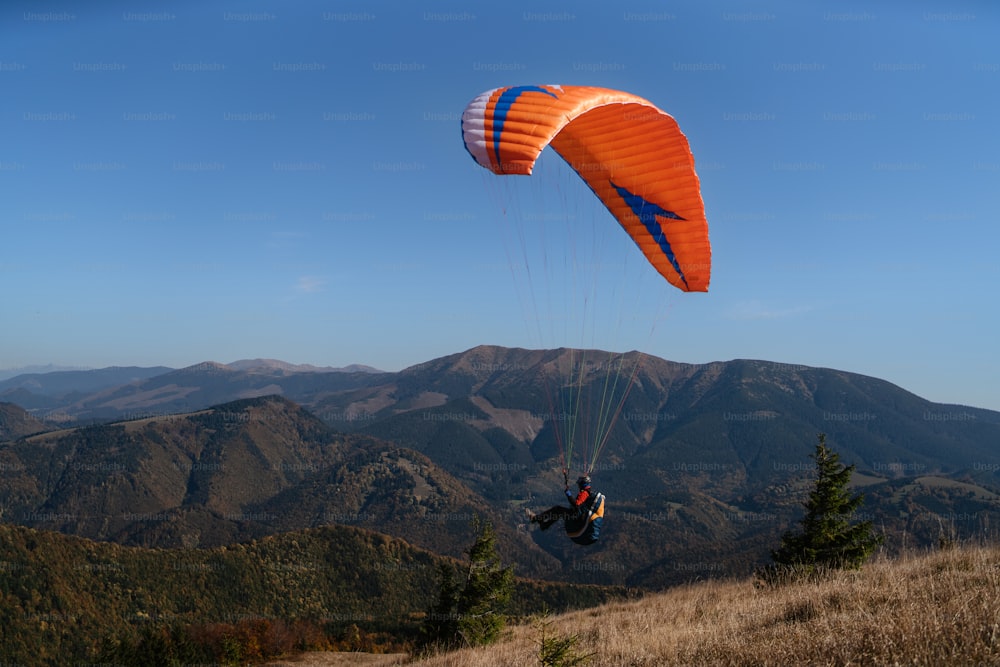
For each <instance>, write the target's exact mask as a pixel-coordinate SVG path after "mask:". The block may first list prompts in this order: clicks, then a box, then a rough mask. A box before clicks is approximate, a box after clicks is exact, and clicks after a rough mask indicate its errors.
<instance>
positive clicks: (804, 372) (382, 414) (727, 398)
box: [0, 346, 1000, 586]
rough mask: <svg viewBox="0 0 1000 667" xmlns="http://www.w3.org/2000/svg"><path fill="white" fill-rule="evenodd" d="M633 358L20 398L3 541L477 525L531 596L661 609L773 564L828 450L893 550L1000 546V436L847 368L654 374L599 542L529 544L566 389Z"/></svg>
mask: <svg viewBox="0 0 1000 667" xmlns="http://www.w3.org/2000/svg"><path fill="white" fill-rule="evenodd" d="M581 354H585V356H584V357H581ZM588 355H589V356H588ZM635 355H636V353H629V354H627V355H623V356H619V355H608V353H600V352H596V351H590V352H589V353H581V351H572V350H523V349H509V348H501V347H491V346H482V347H477V348H473V349H471V350H467V351H465V352H462V353H458V354H454V355H449V356H447V357H442V358H440V359H435V360H431V361H428V362H426V363H424V364H419V365H417V366H414V367H411V368H408V369H405V370H403V371H400V372H397V373H386V372H376V371H372V370H367V369H366V370H350V371H324V372H315V371H307V372H303V371H302V370H294V369H289V368H288V367H286V366H285V365H282V364H274V363H263V364H252V365H250V367H249V368H248V367H243V368H233V367H232V366H231V365H230V366H224V365H221V364H214V363H206V364H199V365H196V366H192V367H189V368H185V369H179V370H166V371H162V372H158V373H155V374H151V375H149V376H147V377H139V378H138V379H132V380H129V381H128V382H127V383H125V384H121V385H114V386H102V387H99V388H94V385H95V384H98V383H97V382H96V381H95V380H94V378H86V377H85V376H76V375H72V376H62V377H61V378H58V382H56V381H55V380H56V379H54V378H47V379H44V380H38V381H37V384H36V386H35V387H34V391H32V390H31V389H28V388H27V387H26V386H25V385H24V383H21V384H18V383H12V384H8V385H6V386H4V387H0V391H2V392H3V394H2V395H0V400H4V401H8V402H9V403H18V401H17V400H14V399H16V398H20V399H21V400H23V401H25V403H18V405H21V408H17V407H15V406H13V405H8V406H6V407H5V408H4V409H3V410H0V427H3V428H5V429H6V430H5V431H4V432H3V434H2V438H3V439H6V440H8V442H7V443H6V444H2V445H0V467H2V470H3V475H4V479H5V484H4V485H3V497H2V498H0V507H2V508H3V510H4V514H3V518H2V520H3V521H4V522H10V523H20V524H24V525H29V526H34V527H36V528H44V529H48V530H59V531H61V532H66V533H73V534H77V535H81V536H85V537H89V538H92V539H100V540H112V541H117V542H121V543H123V544H136V545H145V546H159V547H167V546H171V547H172V546H217V545H222V544H226V543H229V542H232V541H240V540H246V539H253V538H257V537H261V536H264V535H270V534H278V533H283V532H286V531H291V530H300V529H304V528H314V527H318V526H323V525H329V524H343V525H351V526H356V527H362V528H368V529H371V530H375V531H379V532H384V533H387V534H389V535H393V536H396V537H401V538H403V539H406V540H407V541H408V542H410V543H412V544H414V545H417V546H422V547H424V548H428V549H431V550H434V551H437V552H438V553H444V554H449V555H456V556H458V555H461V552H462V549H463V548H464V547H465V546H467V543H466V542H467V539H468V529H469V521H470V519H471V517H472V516H473V515H481V516H486V517H490V518H491V519H492V520H493V521H494V522H495V523H496V524H497V526H498V532H499V534H500V537H501V542H502V543H503V545H504V554H505V556H506V557H509V558H510V559H511V560H512V561H513V562H516V563H517V565H518V571H519V573H521V574H525V575H530V576H537V577H541V578H547V579H553V580H563V581H577V582H596V583H608V584H630V585H639V586H660V585H664V584H667V583H671V582H676V581H682V580H687V579H691V578H697V577H702V576H706V575H711V576H716V575H720V576H721V575H729V574H743V573H746V572H748V571H750V570H751V569H752V568H753V567H754V565H756V564H758V563H759V562H761V561H762V560H765V559H766V558H767V553H768V549H769V548H770V547H772V546H774V544H775V543H776V540H777V539H778V537H779V536H780V533H781V532H782V531H783V530H785V529H786V528H788V527H789V526H790V525H791V524H792V523H793V522H794V521H795V520H796V519H797V518H798V517H799V516H801V502H802V500H803V499H804V494H805V493H806V491H807V489H808V486H809V480H810V471H811V461H810V459H809V455H810V454H811V453H812V450H813V447H814V445H815V442H816V434H817V433H819V432H824V433H826V434H827V441H828V443H829V444H831V445H832V446H833V447H834V448H835V449H836V450H837V451H838V452H839V453H840V454H841V456H842V459H843V460H844V462H845V463H854V464H857V466H858V474H856V475H855V481H856V483H857V484H858V485H863V486H864V488H865V492H866V495H867V497H868V502H867V503H866V505H865V508H864V512H865V514H866V518H873V519H877V523H879V525H880V526H881V527H882V528H884V530H885V531H886V532H887V533H889V534H890V536H892V537H893V538H899V539H893V540H890V543H889V544H890V547H889V548H893V546H892V545H893V544H897V545H898V544H899V543H901V541H902V540H904V537H903V536H904V535H905V536H906V537H905V539H906V540H909V541H910V543H911V544H912V543H915V542H916V543H921V542H922V543H928V544H931V543H934V542H935V541H936V540H937V539H938V538H940V537H941V536H942V535H943V534H946V535H947V536H973V535H982V534H984V533H985V532H989V531H991V530H995V528H991V526H996V525H997V522H996V519H997V518H1000V516H997V515H996V512H997V510H998V508H1000V496H998V495H997V491H1000V476H998V471H1000V450H998V447H1000V413H997V412H993V411H989V410H981V409H977V408H967V407H962V406H951V405H942V404H936V403H932V402H930V401H926V400H924V399H921V398H920V397H918V396H915V395H913V394H911V393H909V392H906V391H905V390H903V389H901V388H899V387H896V386H895V385H892V384H890V383H888V382H885V381H882V380H878V379H876V378H871V377H866V376H861V375H856V374H852V373H845V372H841V371H836V370H831V369H820V368H811V367H804V366H792V365H788V364H779V363H772V362H764V361H750V360H736V361H731V362H718V363H712V364H702V365H697V364H679V363H674V362H669V361H666V360H663V359H657V358H653V357H648V356H645V357H643V358H642V360H641V364H640V365H639V366H638V371H637V373H636V375H635V381H634V385H633V386H632V389H631V391H630V392H629V394H628V397H627V400H626V401H625V402H624V404H623V405H622V408H621V415H620V417H619V419H618V420H617V423H616V426H615V428H614V429H613V431H612V432H611V434H610V437H609V439H608V444H607V447H606V449H605V452H604V454H603V455H602V457H601V459H600V460H599V464H598V467H597V468H596V469H595V480H597V482H598V483H599V485H600V488H601V490H602V491H603V492H604V493H605V494H606V495H607V496H608V498H609V515H608V529H607V531H606V533H605V535H604V536H603V537H602V541H601V542H599V543H598V544H597V545H595V546H594V547H593V548H589V549H581V548H579V547H576V546H575V545H573V544H572V543H570V542H569V541H568V540H566V539H565V536H563V535H560V534H559V533H558V531H556V530H553V531H550V532H549V533H538V532H528V531H527V530H526V527H525V525H524V508H525V507H533V508H538V507H544V506H548V505H551V504H553V503H556V502H559V501H560V500H561V494H562V476H561V473H560V472H559V467H560V466H559V462H558V458H557V447H556V439H555V436H554V433H553V420H552V419H551V418H550V417H551V414H552V409H551V405H550V403H549V402H548V400H547V399H546V396H545V395H546V388H547V387H551V380H552V378H554V377H557V376H558V374H559V371H560V369H563V368H565V367H566V366H567V365H568V364H572V363H579V361H580V359H581V358H589V359H590V360H591V362H590V363H591V366H586V365H585V366H586V367H587V368H588V369H589V368H591V367H593V368H596V367H597V366H598V365H599V363H604V362H599V360H604V361H607V360H609V359H610V360H612V361H614V362H625V363H632V361H633V360H634V357H635ZM574 360H575V361H574ZM123 372H124V373H126V374H131V376H135V375H136V373H137V371H135V370H133V369H124V370H123ZM69 380H73V381H76V382H77V385H75V386H73V385H72V383H70V382H68V381H69ZM598 380H599V378H598V377H597V375H596V374H593V375H587V376H586V378H585V383H595V382H598ZM84 382H90V383H91V384H90V385H88V387H84V384H83V383H84ZM102 382H104V380H102ZM43 392H49V393H43ZM32 403H33V404H34V405H35V406H36V407H32V406H31V404H32ZM28 410H30V413H29V412H28ZM41 418H45V419H52V418H55V419H56V420H57V422H56V423H52V422H43V421H41ZM102 422H104V423H102ZM108 422H116V423H108ZM80 425H83V426H82V427H81V426H80ZM991 518H993V519H994V520H993V521H992V522H991V521H990V519H991Z"/></svg>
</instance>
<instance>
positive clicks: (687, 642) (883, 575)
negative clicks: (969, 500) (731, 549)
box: [407, 546, 1000, 667]
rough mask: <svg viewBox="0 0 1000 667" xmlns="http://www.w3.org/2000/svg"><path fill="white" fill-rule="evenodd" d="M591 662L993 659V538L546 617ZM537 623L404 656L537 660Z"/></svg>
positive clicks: (996, 645) (471, 662)
mask: <svg viewBox="0 0 1000 667" xmlns="http://www.w3.org/2000/svg"><path fill="white" fill-rule="evenodd" d="M552 620H553V623H552V624H551V626H550V628H549V632H550V635H551V634H554V635H556V636H570V635H578V636H579V637H580V640H579V643H578V649H579V651H580V652H582V653H591V652H593V653H594V654H595V655H594V657H593V658H592V659H591V660H590V661H589V662H588V663H587V664H588V665H591V666H593V667H611V666H614V667H619V666H625V665H628V666H644V665H649V666H652V665H1000V548H996V547H971V546H970V547H963V548H960V549H954V550H949V551H941V552H936V553H932V554H926V555H914V556H907V557H904V558H901V559H898V560H878V561H874V562H872V563H870V564H869V565H867V566H865V568H864V569H862V570H860V571H853V572H836V573H831V574H830V575H828V576H827V577H826V578H825V579H823V580H821V581H813V582H801V583H795V584H788V585H785V586H781V587H777V588H769V587H757V586H755V585H754V582H753V581H708V582H701V583H695V584H691V585H687V586H682V587H679V588H675V589H671V590H670V591H667V592H664V593H660V594H655V595H650V596H647V597H646V598H645V599H642V600H638V601H633V602H621V603H611V604H608V605H605V606H603V607H598V608H594V609H588V610H584V611H577V612H573V613H568V614H565V615H562V616H558V617H554V618H553V619H552ZM540 636H541V635H540V631H539V628H538V625H537V624H534V625H532V624H525V625H519V626H516V627H512V628H510V629H509V630H508V631H507V635H506V637H505V638H504V639H503V640H502V641H501V642H500V643H498V644H495V645H493V646H489V647H486V648H480V649H468V650H461V651H454V652H451V653H446V654H441V655H437V656H433V657H430V658H426V659H424V660H419V661H414V662H411V663H407V664H410V665H419V666H421V667H479V666H482V667H496V666H497V665H537V664H539V663H538V648H539V646H538V642H539V639H540Z"/></svg>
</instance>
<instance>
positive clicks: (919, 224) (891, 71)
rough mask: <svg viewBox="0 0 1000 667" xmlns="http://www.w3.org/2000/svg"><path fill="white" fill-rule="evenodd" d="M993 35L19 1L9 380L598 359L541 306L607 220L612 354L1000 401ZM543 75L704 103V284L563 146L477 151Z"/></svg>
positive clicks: (905, 13) (974, 24)
mask: <svg viewBox="0 0 1000 667" xmlns="http://www.w3.org/2000/svg"><path fill="white" fill-rule="evenodd" d="M998 35H1000V4H997V3H994V2H985V1H984V2H948V3H945V2H939V3H930V2H919V1H912V0H911V1H905V2H903V1H900V2H850V1H846V2H822V3H821V2H810V1H801V0H794V1H793V0H789V1H787V2H766V1H762V2H746V1H744V0H740V1H739V2H707V1H706V2H640V1H636V0H625V1H623V2H614V3H611V2H600V3H598V2H568V1H562V0H551V1H546V2H532V1H526V2H519V1H516V0H514V1H508V2H502V3H489V4H478V3H468V2H467V3H458V2H420V1H419V0H417V1H414V2H402V1H400V2H395V3H386V2H362V1H351V0H343V1H335V0H317V1H309V0H306V1H302V2H254V1H245V0H241V1H239V2H235V1H233V2H229V1H223V2H212V1H197V2H195V1H185V0H171V1H162V2H156V1H151V2H98V1H95V2H87V3H80V2H65V3H58V2H45V1H44V0H39V1H32V2H5V3H4V4H3V7H2V9H0V225H2V230H3V234H2V237H0V290H2V292H0V293H2V295H3V302H2V311H0V312H2V321H0V368H10V367H22V366H26V365H29V364H46V363H57V364H66V365H73V366H86V367H102V366H108V365H143V366H152V365H167V366H174V367H181V366H186V365H190V364H194V363H197V362H200V361H205V360H214V361H220V362H230V361H234V360H237V359H241V358H253V357H269V358H278V359H283V360H285V361H289V362H293V363H311V364H317V365H332V366H340V365H346V364H349V363H364V364H369V365H372V366H376V367H379V368H382V369H386V370H398V369H401V368H404V367H406V366H409V365H412V364H416V363H420V362H423V361H427V360H429V359H432V358H436V357H439V356H442V355H445V354H450V353H453V352H459V351H462V350H465V349H467V348H469V347H472V346H475V345H478V344H483V343H488V344H498V345H507V346H524V347H555V346H559V345H564V344H566V345H576V344H577V343H578V342H580V341H579V340H578V338H579V336H577V337H576V338H574V337H573V336H569V335H564V334H563V333H561V332H562V331H563V330H562V329H558V328H555V327H548V328H546V329H545V332H544V333H542V327H540V326H534V323H533V322H531V320H534V319H537V320H545V319H547V318H548V319H555V316H550V313H551V312H552V308H551V307H550V306H547V305H545V304H550V303H551V301H550V300H552V299H556V300H558V299H561V298H564V299H566V300H569V301H572V300H573V299H574V298H575V294H569V295H565V296H564V297H561V296H560V295H559V294H558V293H555V294H554V291H555V290H556V289H557V286H560V285H562V284H565V283H567V282H569V283H572V282H573V281H574V280H576V279H577V276H578V274H577V273H576V272H574V271H569V272H568V273H567V276H568V280H565V281H564V280H562V276H561V269H560V268H559V267H561V266H564V265H565V264H566V260H565V256H564V259H563V260H557V259H556V258H557V257H558V255H557V254H556V253H557V252H558V250H557V249H558V248H563V247H567V245H566V243H564V241H565V239H566V237H567V236H568V235H571V234H574V235H575V233H576V232H575V227H574V225H577V223H581V224H580V225H579V226H580V227H590V226H591V223H597V226H600V227H601V230H602V232H601V233H603V232H604V231H607V230H611V231H612V232H614V233H615V235H616V236H614V237H612V238H610V239H607V240H604V239H603V238H602V239H600V240H598V241H597V243H598V244H599V247H600V248H601V250H602V252H603V251H605V250H606V255H601V257H600V262H601V263H602V268H601V277H600V278H599V279H600V280H601V281H602V282H601V284H602V285H605V284H608V285H611V284H617V287H615V290H616V291H615V292H614V293H609V294H603V293H602V295H601V298H600V299H598V298H596V295H597V292H596V291H595V292H593V296H594V297H595V298H593V299H589V300H588V311H587V312H588V315H587V317H588V319H589V318H591V317H592V318H593V320H594V321H596V322H598V324H594V325H592V327H593V328H592V331H591V332H590V333H588V334H587V336H588V338H587V342H591V341H592V342H593V343H594V344H595V345H597V346H598V347H605V348H611V349H621V350H625V349H633V348H638V349H642V350H644V351H646V352H649V353H651V354H655V355H657V356H660V357H664V358H667V359H671V360H676V361H682V362H699V363H700V362H708V361H714V360H728V359H734V358H756V359H767V360H772V361H779V362H785V363H792V364H807V365H815V366H826V367H832V368H838V369H843V370H848V371H853V372H859V373H864V374H868V375H874V376H877V377H882V378H885V379H887V380H889V381H891V382H894V383H896V384H898V385H900V386H902V387H904V388H906V389H908V390H910V391H913V392H915V393H917V394H919V395H921V396H924V397H927V398H930V399H932V400H937V401H943V402H952V403H963V404H969V405H975V406H981V407H988V408H993V409H1000V382H998V380H997V377H998V375H1000V352H998V342H997V341H998V340H1000V336H998V331H1000V308H998V303H1000V299H998V298H997V287H998V285H1000V257H998V251H1000V231H998V225H997V221H998V214H1000V39H998ZM514 84H587V85H598V86H605V87H609V88H617V89H621V90H625V91H628V92H631V93H634V94H636V95H639V96H642V97H645V98H646V99H648V100H650V101H651V102H653V103H654V104H656V105H657V106H659V107H660V108H662V109H664V110H665V111H667V112H668V113H670V114H672V115H673V116H674V117H675V118H676V119H677V120H678V122H679V123H680V126H681V128H682V129H683V131H684V132H685V134H686V135H687V137H688V139H689V141H690V143H691V147H692V150H693V152H694V155H695V159H696V164H697V168H698V172H699V175H700V177H701V181H702V193H703V197H704V200H705V204H706V210H707V214H708V219H709V226H710V235H711V240H712V245H713V262H714V265H713V275H712V283H711V286H710V291H709V292H708V293H707V294H684V293H681V292H679V291H677V290H674V289H672V288H669V286H667V287H668V288H669V289H661V286H660V285H658V284H653V283H654V281H656V280H657V277H656V275H655V274H654V273H651V272H649V271H647V270H646V267H645V266H644V265H638V264H637V263H636V260H635V259H634V257H633V255H636V254H637V252H638V251H637V250H636V249H635V248H634V246H632V247H629V246H628V245H627V244H624V245H619V244H618V243H617V241H619V240H620V238H619V237H623V236H624V234H623V233H622V232H621V231H620V229H618V228H617V226H616V225H615V223H614V221H613V219H611V218H610V217H609V216H608V215H607V214H606V212H604V210H603V209H601V208H600V204H598V203H597V202H596V200H594V199H592V196H591V195H590V193H589V191H587V190H586V189H585V188H577V184H576V183H575V182H570V181H568V179H566V178H565V175H564V174H563V173H562V172H561V171H560V167H559V164H558V158H557V157H554V156H551V155H549V156H546V157H545V159H544V160H543V162H544V163H545V167H546V170H547V171H548V174H546V173H544V172H545V170H543V173H541V174H540V175H539V178H538V179H535V180H534V181H532V183H530V184H525V183H524V182H523V181H526V180H531V179H520V181H522V182H519V183H516V184H513V185H507V184H504V185H501V186H498V185H497V184H496V182H495V181H496V180H497V179H498V178H499V177H494V176H492V175H491V174H489V173H488V172H486V171H485V170H482V169H480V168H478V167H476V165H475V164H474V163H473V161H472V160H471V158H470V156H469V155H468V154H467V153H466V152H465V150H464V148H463V146H462V141H461V134H460V129H459V119H460V115H461V113H462V110H463V109H464V107H465V105H466V104H467V103H468V102H469V101H470V100H471V99H472V98H473V97H475V96H476V95H478V94H479V93H481V92H483V91H485V90H488V89H490V88H494V87H497V86H503V85H514ZM550 163H551V164H550ZM512 178H514V177H508V178H507V179H504V180H509V179H512ZM532 179H534V177H532ZM522 191H523V192H522ZM524 193H527V194H524ZM552 193H555V194H552ZM567 222H568V223H571V224H569V225H567V224H566V223H567ZM604 225H606V227H604ZM521 238H524V239H526V240H525V241H524V242H523V243H522V242H521V241H520V240H519V239H521ZM574 247H575V246H574ZM573 252H574V254H573V255H572V256H571V259H575V260H579V259H580V257H581V254H580V251H579V250H574V251H573ZM549 253H552V254H551V255H550V254H549ZM526 259H527V260H528V262H527V264H528V266H529V267H532V266H533V267H534V268H533V269H532V271H533V273H531V274H530V275H531V276H532V278H531V282H530V283H529V282H528V281H527V280H526V279H525V278H524V275H525V274H526V273H527V272H526V271H523V270H522V269H521V267H522V265H524V264H525V260H526ZM578 263H579V262H578ZM623 265H624V266H626V268H625V269H622V270H620V271H618V270H616V269H615V268H614V267H616V266H623ZM605 278H607V282H604V281H605ZM615 281H617V282H615ZM640 288H641V289H640ZM558 289H561V287H559V288H558ZM602 289H603V288H602ZM625 292H627V297H623V298H618V296H620V295H621V294H623V293H625ZM526 295H527V296H526ZM636 295H641V296H636ZM609 301H611V302H613V303H615V304H619V305H618V306H617V309H618V310H617V312H613V311H614V307H611V306H607V305H606V304H608V302H609ZM526 304H533V305H528V306H526ZM620 304H627V310H625V311H623V306H621V305H620ZM605 309H606V310H605ZM650 318H655V319H656V324H655V326H654V327H648V326H645V322H648V321H649V320H650ZM638 321H643V324H642V326H638V325H637V326H636V327H635V332H633V331H632V327H633V324H635V322H638ZM583 326H584V327H587V326H591V325H586V324H585V325H583ZM577 331H578V330H577Z"/></svg>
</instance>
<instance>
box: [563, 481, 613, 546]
mask: <svg viewBox="0 0 1000 667" xmlns="http://www.w3.org/2000/svg"><path fill="white" fill-rule="evenodd" d="M563 478H564V479H565V480H566V482H567V484H566V486H567V488H568V487H569V476H568V474H567V472H566V471H565V470H564V471H563ZM585 478H586V479H587V486H588V487H589V486H590V484H589V482H590V477H589V476H585ZM580 479H581V480H582V479H584V477H581V478H580ZM577 483H578V484H579V482H577ZM582 488H585V487H581V489H582ZM576 510H577V515H576V516H575V517H572V518H567V519H566V520H565V521H564V522H563V523H564V524H565V527H566V535H568V536H569V538H570V539H571V540H573V541H574V542H576V543H577V544H582V545H585V546H586V545H588V544H593V543H594V542H596V541H597V538H598V537H599V536H600V534H601V525H602V524H603V523H604V494H603V493H595V492H593V491H591V492H590V494H589V496H588V497H587V499H586V500H585V501H583V504H582V505H580V506H578V507H577V508H576Z"/></svg>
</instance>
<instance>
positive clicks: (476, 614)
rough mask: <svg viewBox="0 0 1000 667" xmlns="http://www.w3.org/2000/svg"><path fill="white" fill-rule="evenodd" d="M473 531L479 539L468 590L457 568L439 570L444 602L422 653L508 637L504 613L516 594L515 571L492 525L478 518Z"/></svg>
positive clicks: (429, 623) (432, 617)
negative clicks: (503, 559) (504, 556)
mask: <svg viewBox="0 0 1000 667" xmlns="http://www.w3.org/2000/svg"><path fill="white" fill-rule="evenodd" d="M473 529H474V530H475V533H476V538H475V541H474V542H473V544H472V546H471V547H470V548H469V549H468V551H466V553H467V554H469V564H468V567H467V568H466V571H465V581H464V585H463V586H461V587H460V586H459V582H458V581H456V574H455V570H454V568H453V567H452V566H450V565H443V566H441V569H440V570H439V590H438V599H437V601H436V602H435V604H434V606H433V607H432V609H431V611H430V613H429V614H428V616H427V619H426V620H425V621H424V624H423V626H422V627H421V638H420V644H421V647H422V648H428V647H431V646H435V645H436V646H480V645H483V644H489V643H492V642H494V641H496V640H497V639H498V638H499V637H500V633H501V632H502V631H503V628H504V625H505V622H506V619H505V616H504V614H503V610H504V607H505V606H506V604H507V602H508V601H509V600H510V595H511V592H512V591H513V588H514V569H513V566H507V567H503V566H502V565H501V562H500V555H499V554H498V553H497V549H496V533H495V532H494V530H493V525H492V524H491V523H490V522H489V521H486V522H480V521H479V519H478V518H476V519H475V520H474V521H473Z"/></svg>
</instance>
